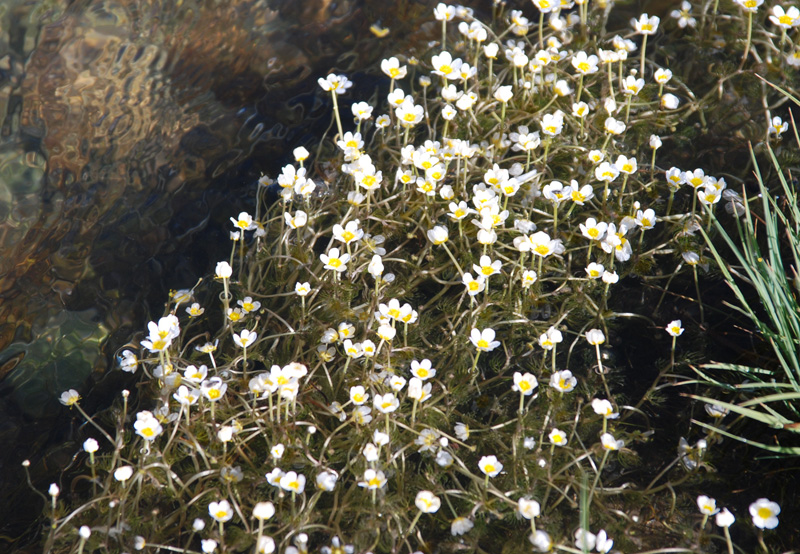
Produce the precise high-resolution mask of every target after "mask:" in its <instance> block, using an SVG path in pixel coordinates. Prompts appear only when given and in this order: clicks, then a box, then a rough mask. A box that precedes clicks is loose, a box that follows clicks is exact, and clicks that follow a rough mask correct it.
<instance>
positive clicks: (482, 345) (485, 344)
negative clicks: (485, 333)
mask: <svg viewBox="0 0 800 554" xmlns="http://www.w3.org/2000/svg"><path fill="white" fill-rule="evenodd" d="M478 348H489V341H487V340H484V339H480V340H479V341H478Z"/></svg>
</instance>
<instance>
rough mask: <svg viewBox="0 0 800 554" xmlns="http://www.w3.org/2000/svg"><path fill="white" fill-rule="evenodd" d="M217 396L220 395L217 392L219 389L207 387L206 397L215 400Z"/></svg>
mask: <svg viewBox="0 0 800 554" xmlns="http://www.w3.org/2000/svg"><path fill="white" fill-rule="evenodd" d="M219 396H220V394H219V389H209V391H208V397H209V398H210V399H211V400H216V399H217V398H219Z"/></svg>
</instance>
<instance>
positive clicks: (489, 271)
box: [481, 265, 494, 276]
mask: <svg viewBox="0 0 800 554" xmlns="http://www.w3.org/2000/svg"><path fill="white" fill-rule="evenodd" d="M481 273H483V274H484V275H486V276H489V275H491V274H493V273H494V268H492V266H490V265H485V266H483V267H482V268H481Z"/></svg>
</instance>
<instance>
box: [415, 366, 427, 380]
mask: <svg viewBox="0 0 800 554" xmlns="http://www.w3.org/2000/svg"><path fill="white" fill-rule="evenodd" d="M427 376H428V370H427V369H425V368H424V367H420V368H418V369H417V377H419V378H420V379H422V378H424V377H427Z"/></svg>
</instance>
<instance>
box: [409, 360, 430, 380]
mask: <svg viewBox="0 0 800 554" xmlns="http://www.w3.org/2000/svg"><path fill="white" fill-rule="evenodd" d="M411 374H412V375H413V376H414V377H416V378H418V379H421V380H423V381H425V380H426V379H430V378H431V377H435V376H436V370H435V369H433V368H432V367H431V361H430V360H428V359H427V358H426V359H424V360H422V362H418V361H417V360H412V361H411Z"/></svg>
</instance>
